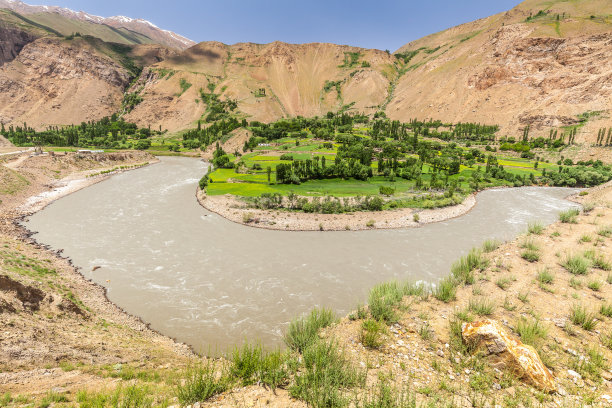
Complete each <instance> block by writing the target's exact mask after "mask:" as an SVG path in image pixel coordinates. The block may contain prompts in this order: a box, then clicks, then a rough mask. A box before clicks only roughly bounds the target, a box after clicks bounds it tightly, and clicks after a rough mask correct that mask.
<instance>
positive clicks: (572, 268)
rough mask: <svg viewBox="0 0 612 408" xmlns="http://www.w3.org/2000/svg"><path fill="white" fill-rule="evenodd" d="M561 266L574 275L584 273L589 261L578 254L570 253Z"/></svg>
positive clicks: (587, 270)
mask: <svg viewBox="0 0 612 408" xmlns="http://www.w3.org/2000/svg"><path fill="white" fill-rule="evenodd" d="M562 266H563V267H564V268H565V269H567V271H568V272H569V273H572V274H574V275H586V274H587V273H588V272H589V267H590V266H591V263H590V262H589V260H588V259H586V258H584V257H582V256H580V255H570V256H568V257H567V258H566V259H565V261H564V262H563V264H562Z"/></svg>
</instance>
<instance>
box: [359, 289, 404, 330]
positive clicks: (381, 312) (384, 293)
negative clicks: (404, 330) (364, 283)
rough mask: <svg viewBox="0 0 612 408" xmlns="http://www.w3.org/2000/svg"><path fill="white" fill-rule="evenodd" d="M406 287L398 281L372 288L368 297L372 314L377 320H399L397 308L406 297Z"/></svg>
mask: <svg viewBox="0 0 612 408" xmlns="http://www.w3.org/2000/svg"><path fill="white" fill-rule="evenodd" d="M404 293H405V292H404V288H403V287H402V286H401V285H400V284H399V283H397V282H386V283H381V284H379V285H376V286H374V287H373V288H372V290H370V295H369V298H368V303H369V309H370V314H371V315H372V317H373V318H374V319H375V320H378V321H384V322H386V323H393V322H395V321H396V320H397V314H396V313H395V310H394V309H395V308H396V307H397V306H399V304H400V303H401V301H402V298H403V297H404Z"/></svg>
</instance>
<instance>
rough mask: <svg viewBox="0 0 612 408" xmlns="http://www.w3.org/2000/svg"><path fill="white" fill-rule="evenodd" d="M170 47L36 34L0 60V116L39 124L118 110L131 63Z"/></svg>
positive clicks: (133, 67) (150, 58) (6, 120)
mask: <svg viewBox="0 0 612 408" xmlns="http://www.w3.org/2000/svg"><path fill="white" fill-rule="evenodd" d="M169 53H170V51H168V50H167V49H164V48H161V47H160V46H156V45H140V46H121V45H119V44H111V43H104V42H102V41H101V40H97V39H95V38H93V37H86V38H82V37H75V38H72V39H63V38H57V37H51V36H48V37H41V38H38V39H36V40H35V41H32V42H30V43H28V44H26V45H25V46H23V48H22V49H21V50H20V52H19V54H18V55H17V56H16V57H15V59H14V60H12V61H10V62H7V63H5V64H4V65H2V66H0V121H2V122H3V123H15V124H22V123H23V122H27V123H28V124H30V125H33V126H36V127H39V128H44V127H46V126H48V125H62V124H72V123H80V122H81V121H88V120H95V119H99V118H101V117H102V116H108V115H111V114H113V113H115V112H117V111H118V109H119V108H120V107H121V103H122V100H123V93H124V90H125V88H126V87H127V86H128V84H129V82H130V79H131V78H132V77H133V76H134V75H136V74H137V73H138V72H139V70H138V67H137V64H143V65H144V64H146V63H150V62H153V61H156V60H159V59H161V58H162V57H163V56H164V55H168V54H169Z"/></svg>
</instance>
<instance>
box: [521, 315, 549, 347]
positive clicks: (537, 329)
mask: <svg viewBox="0 0 612 408" xmlns="http://www.w3.org/2000/svg"><path fill="white" fill-rule="evenodd" d="M515 330H516V332H517V333H518V335H519V336H520V338H521V341H522V342H523V343H525V344H529V345H531V346H536V345H537V344H538V343H539V341H540V340H542V339H544V338H546V335H547V334H548V330H547V329H546V327H544V326H543V325H542V323H541V322H540V321H539V320H538V319H533V320H528V319H526V318H524V317H522V318H520V319H519V320H518V321H517V323H516V327H515Z"/></svg>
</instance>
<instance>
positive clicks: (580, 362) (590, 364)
mask: <svg viewBox="0 0 612 408" xmlns="http://www.w3.org/2000/svg"><path fill="white" fill-rule="evenodd" d="M571 367H572V368H573V369H574V370H576V371H577V372H578V373H580V374H581V375H582V376H583V377H586V378H589V379H591V380H593V381H597V382H601V371H602V370H604V369H605V368H606V360H605V357H604V355H603V354H602V353H601V352H600V351H599V350H598V349H597V348H596V347H591V348H589V349H588V350H587V352H586V356H585V358H575V359H574V360H573V364H571Z"/></svg>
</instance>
